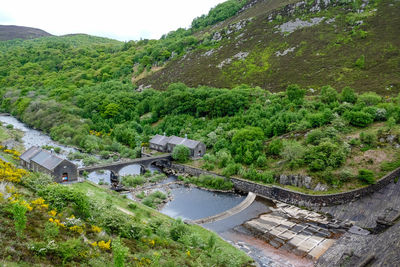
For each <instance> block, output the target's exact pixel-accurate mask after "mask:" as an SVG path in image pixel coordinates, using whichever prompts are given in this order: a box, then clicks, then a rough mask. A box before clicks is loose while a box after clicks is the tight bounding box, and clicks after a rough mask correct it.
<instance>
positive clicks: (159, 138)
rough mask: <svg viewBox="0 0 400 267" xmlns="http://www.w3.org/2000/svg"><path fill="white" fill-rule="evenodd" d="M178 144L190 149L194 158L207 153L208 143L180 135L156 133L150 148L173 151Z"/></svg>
mask: <svg viewBox="0 0 400 267" xmlns="http://www.w3.org/2000/svg"><path fill="white" fill-rule="evenodd" d="M177 145H184V146H186V147H187V148H189V150H190V156H191V157H192V158H199V157H202V156H203V155H204V154H205V153H206V145H205V144H204V143H202V142H200V141H196V140H191V139H188V138H187V136H185V138H182V137H178V136H174V135H173V136H169V137H168V136H165V135H158V134H157V135H155V136H154V137H153V138H152V139H151V140H150V142H149V147H150V149H154V150H157V151H161V152H168V153H171V152H172V151H173V150H174V147H175V146H177Z"/></svg>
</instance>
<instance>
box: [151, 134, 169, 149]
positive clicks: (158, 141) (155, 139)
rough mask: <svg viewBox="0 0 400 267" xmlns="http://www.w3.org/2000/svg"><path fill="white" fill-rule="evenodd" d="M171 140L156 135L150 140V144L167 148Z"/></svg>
mask: <svg viewBox="0 0 400 267" xmlns="http://www.w3.org/2000/svg"><path fill="white" fill-rule="evenodd" d="M169 139H170V138H169V137H168V136H165V135H159V134H156V135H155V136H154V137H153V138H152V139H151V140H150V143H152V144H156V145H160V146H165V145H166V144H167V143H168V141H169Z"/></svg>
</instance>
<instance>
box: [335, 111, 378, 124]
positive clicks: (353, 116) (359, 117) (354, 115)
mask: <svg viewBox="0 0 400 267" xmlns="http://www.w3.org/2000/svg"><path fill="white" fill-rule="evenodd" d="M343 116H344V117H345V118H346V119H347V120H348V121H349V122H350V124H351V125H354V126H357V127H366V126H368V125H369V124H371V123H372V122H373V121H374V118H373V116H372V115H371V114H368V113H365V112H362V111H350V112H346V113H345V114H344V115H343Z"/></svg>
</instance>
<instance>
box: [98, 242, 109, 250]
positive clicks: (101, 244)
mask: <svg viewBox="0 0 400 267" xmlns="http://www.w3.org/2000/svg"><path fill="white" fill-rule="evenodd" d="M110 244H111V240H108V241H107V242H104V241H103V240H101V241H100V242H98V243H97V245H98V246H99V248H101V249H102V250H110Z"/></svg>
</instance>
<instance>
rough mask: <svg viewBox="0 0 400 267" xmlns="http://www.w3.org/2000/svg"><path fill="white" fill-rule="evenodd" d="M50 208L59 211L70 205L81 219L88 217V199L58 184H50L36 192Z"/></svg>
mask: <svg viewBox="0 0 400 267" xmlns="http://www.w3.org/2000/svg"><path fill="white" fill-rule="evenodd" d="M38 194H39V196H41V197H43V198H44V199H45V200H46V201H47V202H48V203H49V204H50V206H51V207H52V208H55V209H57V210H58V211H61V210H62V209H63V208H65V207H66V206H69V205H71V206H72V208H73V209H74V210H75V212H76V213H77V214H78V215H79V216H81V217H83V218H88V217H89V216H90V201H89V198H88V197H87V196H86V195H85V194H84V193H81V192H79V191H77V190H75V189H73V188H71V187H67V186H63V185H60V184H50V185H48V186H46V187H45V188H43V189H41V190H40V191H39V192H38Z"/></svg>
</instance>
